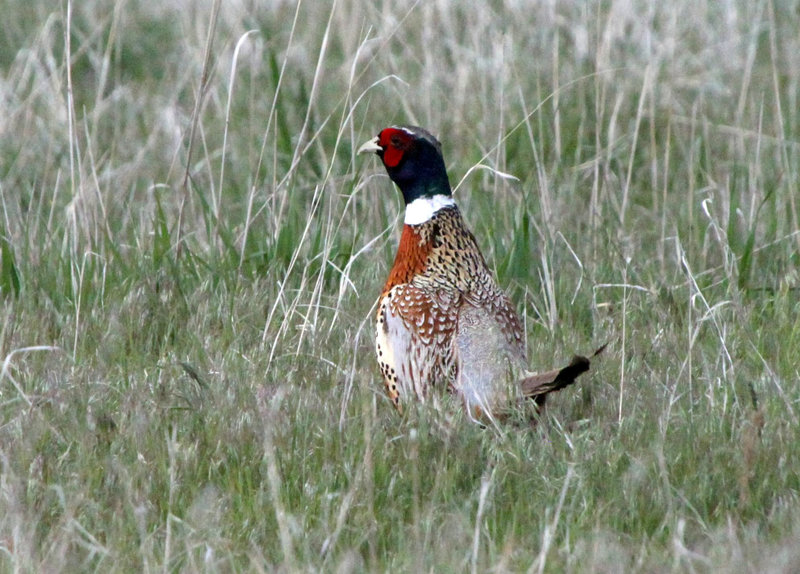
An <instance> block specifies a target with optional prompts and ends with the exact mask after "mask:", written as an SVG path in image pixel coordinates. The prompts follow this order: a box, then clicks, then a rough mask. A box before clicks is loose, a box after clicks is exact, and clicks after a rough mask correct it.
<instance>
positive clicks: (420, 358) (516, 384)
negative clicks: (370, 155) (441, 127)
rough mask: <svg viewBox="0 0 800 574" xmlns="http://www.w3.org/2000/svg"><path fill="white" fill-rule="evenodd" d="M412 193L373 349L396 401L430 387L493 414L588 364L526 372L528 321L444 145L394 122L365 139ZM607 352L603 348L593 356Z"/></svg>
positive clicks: (474, 413) (477, 415) (554, 386)
mask: <svg viewBox="0 0 800 574" xmlns="http://www.w3.org/2000/svg"><path fill="white" fill-rule="evenodd" d="M358 152H359V153H363V152H374V153H376V154H377V155H378V157H380V158H381V160H382V161H383V165H384V166H385V167H386V171H387V172H388V173H389V177H390V178H391V179H392V181H393V182H394V183H395V184H397V186H398V187H399V188H400V191H401V192H402V193H403V199H404V200H405V224H404V225H403V233H402V235H401V237H400V245H399V247H398V249H397V255H396V257H395V260H394V265H393V266H392V270H391V271H390V273H389V278H388V279H387V281H386V284H385V285H384V287H383V291H382V293H381V296H380V300H379V301H378V313H377V339H376V351H377V354H378V362H379V364H380V368H381V373H382V375H383V379H384V384H385V385H386V390H387V392H388V395H389V398H390V399H391V401H392V403H393V404H394V406H395V407H396V408H397V409H398V410H400V411H402V405H403V402H404V401H408V400H412V399H418V400H420V401H424V400H425V399H426V398H427V397H428V396H429V395H430V390H431V389H432V388H433V387H437V386H442V387H446V388H448V389H449V390H450V391H451V392H455V393H457V394H459V395H460V396H461V397H462V398H463V400H464V403H465V405H466V407H467V409H468V412H469V414H470V416H471V417H472V418H474V419H476V420H480V421H485V420H486V419H487V418H488V419H489V420H492V419H493V418H495V417H496V416H497V415H498V414H500V413H502V412H503V411H504V410H505V409H506V408H507V407H508V406H509V405H510V404H512V403H513V401H515V400H517V399H519V398H522V397H532V398H535V399H536V401H537V403H538V404H539V405H542V404H544V399H545V396H546V395H547V394H548V393H550V392H553V391H557V390H559V389H562V388H564V387H566V386H568V385H570V384H571V383H573V382H574V381H575V379H576V378H577V377H578V375H580V374H581V373H583V372H585V371H587V370H588V369H589V360H588V359H586V358H585V357H578V356H576V357H574V358H573V360H572V362H571V363H570V364H569V365H568V366H567V367H564V368H562V369H555V370H552V371H548V372H546V373H541V374H535V373H531V372H529V371H527V370H526V365H527V353H526V349H525V340H524V337H523V331H522V325H521V323H520V320H519V317H518V316H517V313H516V312H515V310H514V308H513V306H512V304H511V302H510V301H509V300H508V297H506V295H505V294H504V293H503V291H502V290H501V289H500V288H499V287H498V286H497V283H496V282H495V280H494V277H493V276H492V273H491V272H490V271H489V268H488V267H487V265H486V261H485V260H484V258H483V255H482V254H481V252H480V249H479V248H478V244H477V242H476V241H475V237H474V236H473V235H472V233H471V232H470V230H469V229H468V228H467V226H466V223H465V222H464V220H463V219H462V217H461V212H460V211H459V209H458V206H457V205H456V202H455V200H454V199H453V194H452V190H451V188H450V181H449V180H448V178H447V172H446V170H445V165H444V159H443V157H442V150H441V144H440V143H439V142H438V141H437V140H436V138H435V137H433V136H432V135H431V134H430V133H428V132H427V131H426V130H424V129H422V128H419V127H414V126H393V127H390V128H386V129H384V130H383V131H381V132H380V133H379V134H378V135H377V137H375V138H374V139H372V140H370V141H368V142H366V143H365V144H364V145H362V146H361V147H360V148H359V150H358ZM601 350H602V348H601V349H600V350H598V351H597V352H596V353H595V354H597V353H599V352H600V351H601Z"/></svg>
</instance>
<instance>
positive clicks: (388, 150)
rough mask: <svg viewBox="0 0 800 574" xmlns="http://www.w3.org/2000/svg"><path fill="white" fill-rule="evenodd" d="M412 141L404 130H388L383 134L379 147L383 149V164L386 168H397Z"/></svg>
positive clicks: (379, 140) (379, 139)
mask: <svg viewBox="0 0 800 574" xmlns="http://www.w3.org/2000/svg"><path fill="white" fill-rule="evenodd" d="M410 140H411V137H410V136H409V135H408V134H407V133H406V132H404V131H402V130H397V129H394V128H386V129H385V130H383V131H382V132H381V134H380V137H379V138H378V145H379V146H381V147H382V148H383V163H384V165H386V167H397V164H399V163H400V160H401V159H403V152H404V151H405V149H406V146H407V145H408V143H409V141H410Z"/></svg>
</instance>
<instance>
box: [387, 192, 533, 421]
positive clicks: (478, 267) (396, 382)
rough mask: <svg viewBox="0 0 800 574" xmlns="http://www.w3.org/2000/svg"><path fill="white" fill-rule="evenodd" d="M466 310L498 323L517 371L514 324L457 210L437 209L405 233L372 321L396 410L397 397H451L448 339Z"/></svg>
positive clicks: (519, 343)
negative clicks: (434, 391) (439, 393)
mask: <svg viewBox="0 0 800 574" xmlns="http://www.w3.org/2000/svg"><path fill="white" fill-rule="evenodd" d="M469 307H474V308H479V309H483V310H485V311H486V312H487V313H488V314H489V315H490V316H491V317H492V318H493V319H494V320H496V321H497V325H498V327H499V329H500V332H501V333H502V335H503V338H504V340H505V341H504V342H505V344H506V346H507V350H508V351H510V352H511V353H512V354H513V355H514V356H516V357H517V358H518V360H519V361H520V362H522V363H524V362H525V343H524V339H523V333H522V326H521V324H520V321H519V319H518V317H517V315H516V313H515V312H514V310H513V307H512V306H511V303H510V302H509V301H508V298H507V297H506V296H505V294H504V293H503V292H502V291H501V290H500V288H499V287H498V286H497V284H496V283H495V281H494V278H493V277H492V274H491V272H490V271H489V269H488V268H487V266H486V262H485V260H484V258H483V256H482V255H481V252H480V250H479V248H478V245H477V243H476V241H475V237H474V236H473V235H472V233H471V232H470V231H469V230H468V229H467V227H466V226H465V224H464V220H463V219H462V217H461V213H460V211H459V209H458V207H456V206H452V207H447V208H444V209H441V210H439V211H437V212H436V213H435V215H434V216H433V217H432V218H431V219H430V220H429V221H427V222H425V223H422V224H420V225H414V226H411V225H405V226H404V227H403V234H402V236H401V239H400V246H399V248H398V251H397V256H396V257H395V262H394V265H393V266H392V270H391V272H390V273H389V278H388V280H387V281H386V284H385V285H384V288H383V292H382V293H381V297H380V300H379V304H378V313H377V337H376V350H377V354H378V363H379V365H380V367H381V373H382V374H383V377H384V382H385V384H386V388H387V391H388V393H389V397H390V398H391V399H392V402H393V403H394V404H395V406H398V407H399V406H400V400H401V396H407V395H411V394H413V395H414V396H415V397H416V398H417V399H420V400H425V397H426V396H427V394H428V392H429V390H430V388H431V387H434V386H442V387H447V388H449V389H450V390H453V391H456V392H458V390H459V388H458V387H459V385H458V381H459V379H458V370H457V366H458V365H457V359H458V347H457V345H456V338H455V334H456V330H457V328H458V326H459V319H460V316H461V315H462V311H463V310H464V309H465V308H469ZM398 346H399V347H400V349H398Z"/></svg>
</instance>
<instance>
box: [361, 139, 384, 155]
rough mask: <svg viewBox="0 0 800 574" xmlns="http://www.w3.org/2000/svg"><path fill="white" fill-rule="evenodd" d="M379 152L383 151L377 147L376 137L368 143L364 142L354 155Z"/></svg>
mask: <svg viewBox="0 0 800 574" xmlns="http://www.w3.org/2000/svg"><path fill="white" fill-rule="evenodd" d="M379 151H383V148H382V147H381V146H380V145H378V136H375V137H374V138H372V139H371V140H369V141H368V142H365V143H364V144H363V145H362V146H361V147H360V148H358V151H357V152H356V153H370V152H372V153H378V152H379Z"/></svg>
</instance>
